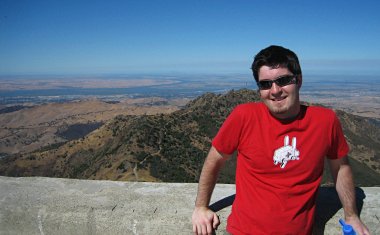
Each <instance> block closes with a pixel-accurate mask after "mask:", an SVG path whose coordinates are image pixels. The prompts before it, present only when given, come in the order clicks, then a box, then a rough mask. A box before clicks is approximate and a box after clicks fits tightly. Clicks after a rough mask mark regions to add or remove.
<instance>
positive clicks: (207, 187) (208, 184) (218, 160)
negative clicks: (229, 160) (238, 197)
mask: <svg viewBox="0 0 380 235" xmlns="http://www.w3.org/2000/svg"><path fill="white" fill-rule="evenodd" d="M224 162H225V158H224V157H223V156H222V155H221V154H219V153H218V152H217V151H216V149H215V148H214V147H212V148H211V150H210V152H209V154H208V155H207V158H206V160H205V163H204V164H203V168H202V172H201V176H200V178H199V184H198V194H197V199H196V201H195V206H196V207H201V206H204V207H207V206H208V205H209V203H210V199H211V195H212V192H213V191H214V187H215V184H216V181H217V179H218V175H219V171H220V169H221V168H222V166H223V165H224Z"/></svg>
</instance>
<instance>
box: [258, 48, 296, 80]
mask: <svg viewBox="0 0 380 235" xmlns="http://www.w3.org/2000/svg"><path fill="white" fill-rule="evenodd" d="M264 65H266V66H269V67H271V68H279V67H283V68H288V69H289V71H290V72H292V73H293V74H294V75H296V76H298V75H302V71H301V66H300V63H299V61H298V57H297V55H296V54H295V53H294V52H293V51H291V50H289V49H287V48H284V47H281V46H273V45H272V46H269V47H267V48H265V49H263V50H261V51H260V52H259V53H258V54H257V55H256V56H255V59H254V61H253V63H252V67H251V69H252V72H253V77H254V78H255V80H256V82H258V81H259V69H260V68H261V67H262V66H264Z"/></svg>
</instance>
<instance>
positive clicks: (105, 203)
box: [0, 177, 380, 235]
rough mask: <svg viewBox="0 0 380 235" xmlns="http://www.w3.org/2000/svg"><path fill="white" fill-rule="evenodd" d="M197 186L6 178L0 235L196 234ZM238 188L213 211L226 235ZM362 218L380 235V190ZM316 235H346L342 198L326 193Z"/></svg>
mask: <svg viewBox="0 0 380 235" xmlns="http://www.w3.org/2000/svg"><path fill="white" fill-rule="evenodd" d="M196 190H197V184H180V183H175V184H172V183H171V184H168V183H134V182H114V181H89V180H74V179H56V178H42V177H30V178H9V177H0V234H191V233H192V232H191V231H192V225H191V214H192V210H193V205H194V199H195V195H196ZM234 190H235V188H234V185H221V184H220V185H217V186H216V189H215V192H214V194H213V198H212V203H213V205H212V208H214V209H215V210H219V211H218V214H219V215H220V218H221V221H222V224H221V225H220V228H219V230H218V231H217V234H225V226H226V219H227V216H228V214H229V212H230V209H231V207H230V206H229V205H230V204H231V202H232V200H233V195H234ZM357 195H358V206H359V208H360V209H361V217H362V219H363V220H364V222H365V223H366V224H367V225H368V226H369V228H370V230H371V231H372V233H373V234H380V222H379V218H380V204H379V203H380V202H379V200H380V188H379V187H373V188H357ZM316 216H317V222H316V223H317V225H318V226H317V229H316V234H329V235H330V234H341V232H340V227H339V224H338V219H339V218H341V217H342V216H343V211H342V209H341V207H340V204H339V200H338V198H337V195H336V192H335V190H334V189H332V188H321V190H320V195H319V198H318V209H317V215H316Z"/></svg>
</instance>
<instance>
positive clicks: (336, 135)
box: [327, 113, 350, 159]
mask: <svg viewBox="0 0 380 235" xmlns="http://www.w3.org/2000/svg"><path fill="white" fill-rule="evenodd" d="M349 150H350V148H349V146H348V144H347V141H346V138H345V137H344V134H343V130H342V125H341V123H340V121H339V119H338V117H337V116H336V114H335V113H334V121H333V126H332V130H331V146H330V149H329V151H328V153H327V157H328V158H330V159H338V158H342V157H344V156H346V155H347V154H348V152H349Z"/></svg>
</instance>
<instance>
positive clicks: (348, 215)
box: [328, 156, 370, 235]
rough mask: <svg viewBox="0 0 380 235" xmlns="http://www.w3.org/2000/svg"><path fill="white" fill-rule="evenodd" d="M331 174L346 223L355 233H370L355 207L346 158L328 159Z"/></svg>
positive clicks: (350, 172) (351, 178)
mask: <svg viewBox="0 0 380 235" xmlns="http://www.w3.org/2000/svg"><path fill="white" fill-rule="evenodd" d="M328 162H329V165H330V170H331V175H332V177H333V179H334V182H335V187H336V191H337V192H338V195H339V199H340V202H341V203H342V207H343V210H344V216H345V220H346V223H347V224H350V225H351V226H352V227H353V228H354V230H355V231H356V233H357V234H359V235H362V234H363V235H367V234H370V233H369V231H368V228H367V227H366V226H365V225H364V224H363V222H362V221H361V220H360V218H359V216H358V211H357V209H356V196H355V185H354V180H353V176H352V170H351V166H350V164H349V162H348V158H347V156H346V157H343V158H340V159H334V160H333V159H328Z"/></svg>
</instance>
